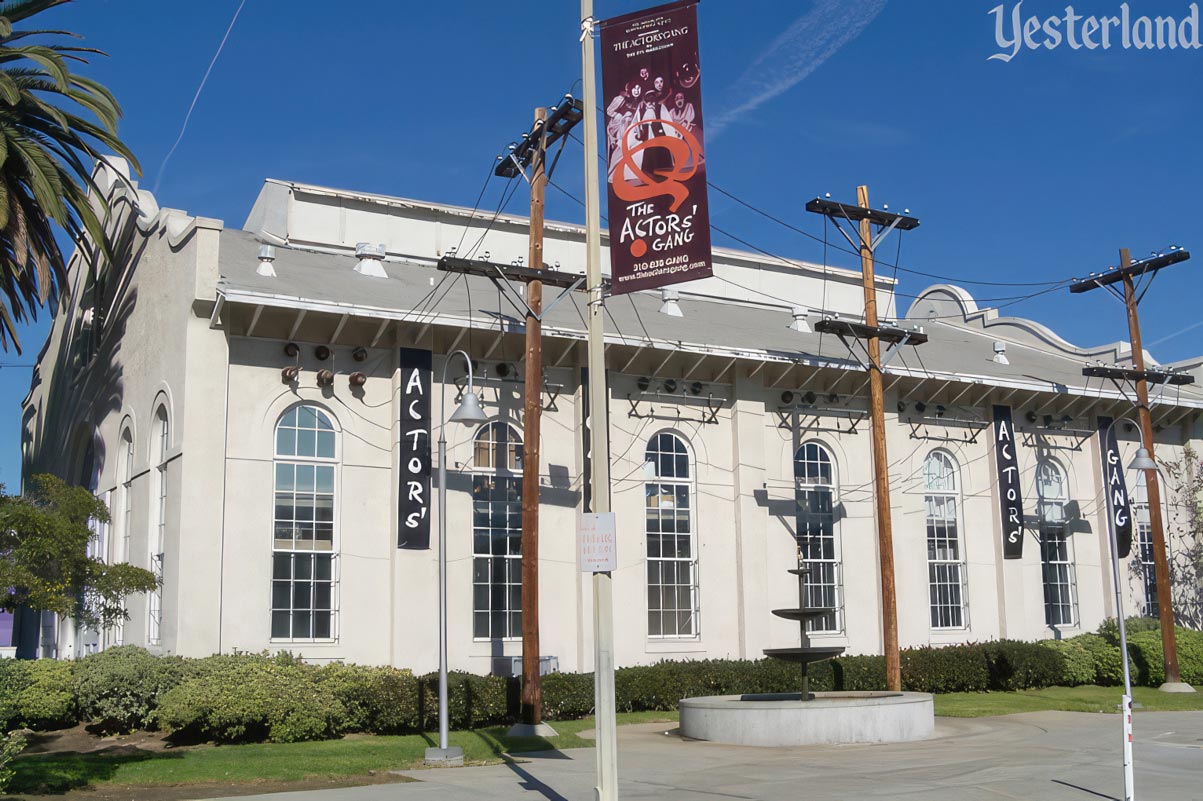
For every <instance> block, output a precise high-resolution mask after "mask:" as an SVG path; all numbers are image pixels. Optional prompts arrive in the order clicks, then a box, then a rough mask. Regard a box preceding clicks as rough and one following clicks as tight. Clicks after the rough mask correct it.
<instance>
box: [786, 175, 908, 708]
mask: <svg viewBox="0 0 1203 801" xmlns="http://www.w3.org/2000/svg"><path fill="white" fill-rule="evenodd" d="M829 197H830V196H829ZM806 210H807V211H810V212H813V213H815V214H822V215H824V216H826V217H828V218H829V219H831V220H832V221H833V222H834V223H835V227H836V230H837V231H839V232H840V233H841V234H843V236H844V238H845V239H847V240H848V243H849V244H850V245H852V246H853V247H855V248H856V249H857V251H858V252H859V253H860V266H861V277H862V279H863V282H864V289H865V322H864V325H861V324H859V323H851V322H847V321H844V320H833V319H827V320H820V321H819V322H818V323H816V324H815V331H819V332H822V333H831V334H835V335H836V336H838V337H839V338H840V340H841V341H842V342H844V344H845V345H847V346H848V348H849V350H850V351H852V350H853V347H852V345H851V344H850V342H849V340H853V339H860V340H864V341H865V344H864V350H865V355H866V356H867V364H866V365H865V366H866V369H867V370H868V372H869V418H870V421H871V423H872V426H871V427H872V438H873V484H874V493H873V494H874V499H875V501H876V507H877V550H878V559H879V560H880V561H879V564H880V570H881V639H882V650H883V652H884V653H885V659H886V689H888V690H892V691H895V692H897V691H900V690H901V689H902V667H901V662H900V660H899V655H898V602H897V598H896V595H895V591H894V528H893V522H892V520H891V518H890V475H889V466H890V462H889V459H888V458H887V456H886V423H885V388H884V387H883V386H882V373H883V371H884V370H885V364H884V363H883V361H882V358H881V341H882V340H883V339H884V340H885V341H886V342H887V343H889V344H890V346H891V347H892V348H897V347H901V346H902V345H905V344H911V345H921V344H923V343H925V342H927V335H926V334H924V333H922V332H921V331H911V330H903V329H901V328H899V327H897V326H881V325H880V324H879V322H878V319H877V281H876V278H875V277H874V275H873V254H874V251H875V250H876V249H877V245H878V244H879V243H880V242H881V240H882V239H884V238H885V236H886V235H887V234H888V233H890V232H891V231H893V230H894V229H898V230H899V231H909V230H912V229H914V228H917V227H918V226H919V221H918V220H916V219H915V218H914V217H910V216H907V215H909V211H908V212H907V215H903V214H892V213H890V212H888V211H884V210H880V211H879V210H877V209H873V208H870V207H869V187H867V186H858V187H857V188H856V205H855V206H851V205H846V204H844V203H837V202H834V201H831V200H822V199H819V198H815V199H814V200H812V201H810V202H809V203H807V204H806ZM841 221H842V222H847V223H848V224H849V226H851V225H852V223H854V222H856V223H858V224H859V225H858V227H857V228H856V229H854V231H853V234H855V236H854V235H853V234H850V233H849V232H848V231H845V230H844V228H843V226H842V224H841ZM874 226H877V227H878V229H879V230H878V232H877V233H876V234H874V231H873V227H874ZM853 353H855V351H853ZM887 361H888V359H887Z"/></svg>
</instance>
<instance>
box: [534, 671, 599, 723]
mask: <svg viewBox="0 0 1203 801" xmlns="http://www.w3.org/2000/svg"><path fill="white" fill-rule="evenodd" d="M592 714H593V674H592V673H550V674H548V675H546V676H544V677H543V717H545V718H547V719H548V720H574V719H576V718H583V717H587V716H588V715H592Z"/></svg>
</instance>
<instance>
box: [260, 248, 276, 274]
mask: <svg viewBox="0 0 1203 801" xmlns="http://www.w3.org/2000/svg"><path fill="white" fill-rule="evenodd" d="M275 260H276V249H275V248H274V247H272V246H271V245H260V246H259V266H258V267H256V268H255V274H256V275H262V276H263V277H264V278H275V277H276V268H275V267H272V262H273V261H275Z"/></svg>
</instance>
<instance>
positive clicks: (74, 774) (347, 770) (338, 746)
mask: <svg viewBox="0 0 1203 801" xmlns="http://www.w3.org/2000/svg"><path fill="white" fill-rule="evenodd" d="M676 717H677V716H676V713H675V712H632V713H623V714H620V715H619V716H618V723H619V725H623V724H630V723H648V722H652V721H658V720H664V721H675V720H676ZM549 722H550V723H551V725H552V726H553V728H555V730H556V731H557V732H559V734H558V735H557V736H556V737H548V738H543V737H506V735H505V733H506V730H507V729H508V728H509V727H507V726H497V727H492V728H487V729H478V730H475V731H453V732H451V736H450V740H451V744H452V745H458V746H460V747H461V748H463V749H464V760H465V761H466V762H477V763H482V762H496V761H499V760H500V759H501V754H502V753H505V752H509V753H521V752H523V751H542V750H547V749H557V750H564V749H568V748H583V747H591V746H592V745H593V741H592V740H586V739H583V738H581V737H579V736H578V734H579V733H580V732H582V731H584V730H586V729H591V728H593V725H594V724H593V719H592V718H585V719H582V720H566V721H549ZM437 739H438V735H437V733H435V734H434V735H429V734H411V735H404V736H399V737H375V736H371V735H351V736H348V737H345V738H343V739H341V740H324V741H321V742H312V743H290V744H274V743H262V744H251V745H226V746H197V747H191V748H177V749H169V750H166V751H152V750H142V749H136V748H130V747H121V746H117V747H114V748H111V749H106V750H103V751H98V752H93V753H86V754H80V753H49V754H30V755H27V756H23V757H18V758H17V759H16V760H14V761H13V763H12V765H11V767H12V768H13V770H14V771H15V774H16V775H15V776H14V777H13V780H12V783H11V784H10V785H9V788H8V792H9V793H28V792H39V791H40V792H45V791H50V792H63V791H66V790H70V789H73V788H79V787H85V786H89V785H103V784H120V785H166V784H203V783H211V782H222V783H243V782H245V783H248V784H249V783H254V782H264V781H277V782H287V781H303V780H306V779H318V778H320V779H337V778H340V777H351V776H366V775H368V774H369V773H370V772H372V771H375V772H384V771H389V770H398V769H403V768H413V767H421V765H422V759H423V756H424V753H425V751H426V748H427V747H428V746H431V745H436V744H437Z"/></svg>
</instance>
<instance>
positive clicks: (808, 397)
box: [802, 392, 819, 406]
mask: <svg viewBox="0 0 1203 801" xmlns="http://www.w3.org/2000/svg"><path fill="white" fill-rule="evenodd" d="M818 399H819V396H818V395H816V394H814V393H813V392H807V393H806V394H805V395H803V396H802V400H804V401H806V402H807V403H809V404H810V405H811V406H814V405H815V401H817V400H818Z"/></svg>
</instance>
